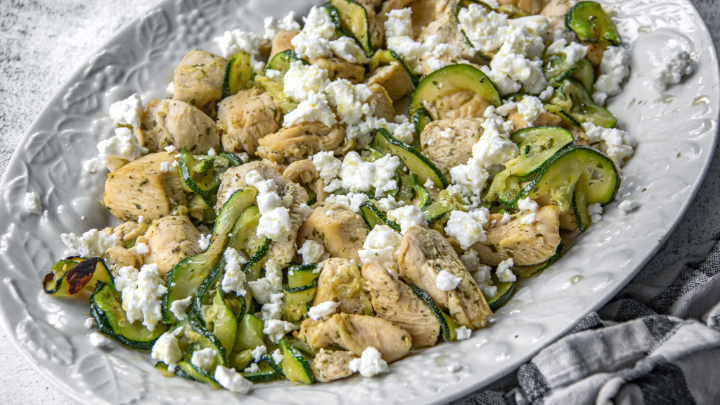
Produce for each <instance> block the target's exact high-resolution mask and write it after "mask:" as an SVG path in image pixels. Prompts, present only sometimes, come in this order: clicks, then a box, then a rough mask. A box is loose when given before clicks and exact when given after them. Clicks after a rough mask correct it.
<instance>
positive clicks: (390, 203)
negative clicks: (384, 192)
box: [377, 196, 405, 212]
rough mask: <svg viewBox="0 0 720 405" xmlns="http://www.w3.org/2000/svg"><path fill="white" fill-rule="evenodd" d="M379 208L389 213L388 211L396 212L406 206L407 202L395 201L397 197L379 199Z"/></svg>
mask: <svg viewBox="0 0 720 405" xmlns="http://www.w3.org/2000/svg"><path fill="white" fill-rule="evenodd" d="M377 206H378V208H380V209H381V210H383V211H385V212H388V211H391V210H394V209H395V208H399V207H403V206H405V201H395V197H393V196H387V197H385V198H381V199H379V200H378V201H377Z"/></svg>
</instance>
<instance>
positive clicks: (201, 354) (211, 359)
mask: <svg viewBox="0 0 720 405" xmlns="http://www.w3.org/2000/svg"><path fill="white" fill-rule="evenodd" d="M215 356H217V351H216V350H215V349H211V348H209V347H207V348H205V349H202V350H197V351H194V352H193V354H192V358H190V363H192V365H193V366H195V367H199V368H201V369H203V370H207V369H208V368H210V367H212V365H213V364H214V363H215Z"/></svg>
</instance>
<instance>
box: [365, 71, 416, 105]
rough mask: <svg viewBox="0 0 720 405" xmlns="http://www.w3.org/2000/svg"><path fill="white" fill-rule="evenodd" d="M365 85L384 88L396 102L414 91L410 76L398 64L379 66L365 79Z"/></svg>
mask: <svg viewBox="0 0 720 405" xmlns="http://www.w3.org/2000/svg"><path fill="white" fill-rule="evenodd" d="M367 85H368V86H372V85H380V86H382V87H384V88H385V90H386V91H387V94H388V96H390V99H391V100H392V101H395V100H398V99H400V98H401V97H403V96H404V95H406V94H410V93H412V92H413V91H414V90H415V85H413V82H412V80H410V76H409V75H408V74H407V71H405V68H404V67H402V66H401V65H400V64H399V63H398V62H390V64H389V65H385V66H380V67H379V68H377V69H375V71H374V72H373V73H372V75H371V76H370V77H369V78H368V79H367Z"/></svg>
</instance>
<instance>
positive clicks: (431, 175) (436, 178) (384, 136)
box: [370, 128, 449, 189]
mask: <svg viewBox="0 0 720 405" xmlns="http://www.w3.org/2000/svg"><path fill="white" fill-rule="evenodd" d="M370 146H372V147H373V148H375V149H377V150H378V151H380V152H381V153H390V154H392V155H395V156H397V157H399V158H400V160H402V161H403V163H404V164H405V166H407V168H408V170H410V172H411V173H414V174H416V175H417V177H418V180H419V181H420V183H421V184H425V183H426V182H427V181H428V180H432V182H433V183H435V187H437V188H442V189H444V188H446V187H447V186H448V184H449V183H448V181H447V179H446V178H445V176H444V175H443V174H442V172H441V171H440V169H438V168H437V166H435V164H434V163H433V162H431V161H430V160H429V159H428V158H426V157H425V155H423V154H422V153H420V152H419V151H417V150H415V149H413V148H411V147H410V146H409V145H408V144H406V143H404V142H402V141H399V140H398V139H396V138H394V137H393V136H392V135H390V132H388V131H387V130H386V129H385V128H378V129H377V130H376V131H375V136H374V137H373V141H372V143H371V144H370Z"/></svg>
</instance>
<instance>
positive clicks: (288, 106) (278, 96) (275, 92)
mask: <svg viewBox="0 0 720 405" xmlns="http://www.w3.org/2000/svg"><path fill="white" fill-rule="evenodd" d="M255 84H256V85H257V86H258V87H259V88H261V89H263V90H265V91H267V92H268V93H270V95H271V96H273V98H274V99H275V100H276V101H277V102H278V105H279V106H280V110H282V112H283V114H287V113H289V112H291V111H293V110H295V109H296V108H297V106H298V103H297V102H295V101H293V100H292V99H291V98H290V97H288V96H286V95H285V90H284V84H283V80H282V79H274V80H273V79H270V78H268V77H266V76H255Z"/></svg>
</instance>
